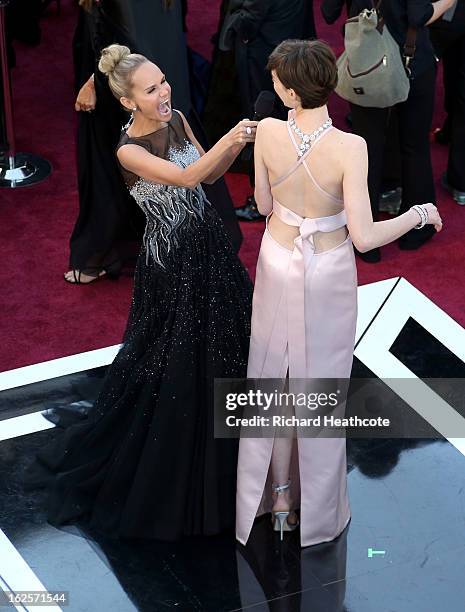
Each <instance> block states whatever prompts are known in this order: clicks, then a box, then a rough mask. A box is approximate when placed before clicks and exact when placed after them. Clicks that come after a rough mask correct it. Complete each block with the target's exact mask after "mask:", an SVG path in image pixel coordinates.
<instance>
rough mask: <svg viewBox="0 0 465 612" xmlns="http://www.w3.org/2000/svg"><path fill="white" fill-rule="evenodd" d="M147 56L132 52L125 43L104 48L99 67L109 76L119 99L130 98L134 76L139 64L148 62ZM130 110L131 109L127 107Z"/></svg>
mask: <svg viewBox="0 0 465 612" xmlns="http://www.w3.org/2000/svg"><path fill="white" fill-rule="evenodd" d="M147 61H148V60H147V58H146V57H145V56H144V55H140V53H131V50H130V49H129V47H126V46H125V45H118V44H113V45H109V46H108V47H105V48H104V49H103V50H102V54H101V56H100V60H99V63H98V69H99V70H100V72H103V74H106V75H107V77H108V84H109V85H110V89H111V91H112V93H113V95H114V96H115V98H117V99H118V100H119V99H120V98H123V97H125V98H130V97H131V89H132V77H133V74H134V72H135V71H136V70H137V68H139V66H140V65H141V64H143V63H145V62H147ZM126 110H128V111H130V109H126Z"/></svg>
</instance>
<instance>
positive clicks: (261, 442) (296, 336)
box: [236, 111, 357, 546]
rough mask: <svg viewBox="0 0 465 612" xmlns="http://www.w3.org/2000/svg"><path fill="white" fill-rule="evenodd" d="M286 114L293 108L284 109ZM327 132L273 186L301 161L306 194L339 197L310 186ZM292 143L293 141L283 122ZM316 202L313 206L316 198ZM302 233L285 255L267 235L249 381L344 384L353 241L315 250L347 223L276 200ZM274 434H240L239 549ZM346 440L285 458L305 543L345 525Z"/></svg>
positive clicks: (352, 301) (267, 488) (260, 509)
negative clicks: (316, 239) (317, 240)
mask: <svg viewBox="0 0 465 612" xmlns="http://www.w3.org/2000/svg"><path fill="white" fill-rule="evenodd" d="M291 112H292V111H291ZM330 129H332V128H329V129H328V130H327V131H324V132H323V133H322V134H320V136H319V137H317V139H316V140H315V141H314V143H313V145H312V147H311V148H310V149H309V150H308V151H307V152H306V153H305V154H304V155H303V156H302V157H300V158H299V159H298V160H297V161H296V163H295V164H294V165H293V166H292V167H291V169H290V170H289V171H288V172H287V173H286V174H285V175H284V176H282V177H281V178H280V179H278V180H277V181H276V182H275V183H274V185H272V187H274V186H276V185H278V184H280V183H281V182H283V181H288V183H289V188H290V189H292V174H293V173H294V171H295V170H297V168H299V167H300V165H301V164H303V165H304V168H305V170H306V172H307V174H308V178H309V180H310V182H311V187H310V188H311V194H312V196H311V197H312V198H318V200H319V204H320V206H321V204H323V203H324V202H328V206H329V205H330V204H332V205H333V206H334V203H335V202H339V203H340V205H341V207H343V201H342V200H340V199H339V198H336V197H334V196H333V195H331V194H329V193H327V192H326V191H325V190H324V189H322V188H321V186H320V185H319V184H318V182H317V181H316V179H315V177H314V176H313V174H312V172H311V170H310V168H309V166H308V164H307V161H306V159H307V157H308V155H309V154H311V153H312V152H313V151H314V149H315V147H316V145H317V144H318V142H319V141H320V140H321V138H323V137H324V136H325V135H326V134H327V133H328V132H329V131H330ZM288 131H289V135H290V138H291V140H292V141H293V143H294V145H295V147H296V149H297V150H298V145H297V142H296V140H295V138H294V134H293V133H292V130H291V127H290V125H289V122H288ZM314 201H316V200H314ZM272 214H275V215H277V216H278V217H279V218H280V219H281V220H282V221H283V222H284V223H287V224H289V225H293V226H296V227H298V228H299V232H300V234H299V236H298V237H297V238H296V239H295V241H294V244H295V246H294V249H293V250H290V249H288V248H287V247H285V246H282V245H280V244H279V243H278V242H276V241H275V240H274V239H273V237H272V236H271V234H270V232H269V231H268V219H267V228H266V229H265V232H264V235H263V238H262V243H261V248H260V254H259V258H258V263H257V272H256V280H255V290H254V296H253V310H252V331H251V343H250V352H249V362H248V371H247V376H248V377H249V378H279V379H283V378H285V377H286V374H287V372H288V373H289V378H290V379H293V378H349V376H350V373H351V368H352V360H353V350H354V341H355V327H356V320H357V271H356V266H355V257H354V250H353V246H352V241H351V239H350V236H348V237H347V238H346V240H344V241H343V242H342V243H340V244H339V245H338V246H336V247H334V248H331V249H329V250H326V251H323V252H319V253H315V250H314V244H313V234H314V233H315V232H317V231H318V232H331V231H334V230H335V229H338V228H341V227H344V226H345V225H346V216H345V212H344V210H343V209H342V210H341V212H339V213H338V214H336V215H331V216H328V217H318V218H312V219H311V218H303V217H300V216H299V215H297V214H296V213H294V212H293V211H291V210H290V209H288V208H286V207H284V206H282V205H281V204H280V203H279V202H278V201H277V200H274V201H273V213H272ZM272 450H273V439H272V438H242V439H241V440H240V446H239V460H238V475H237V476H238V478H237V504H236V537H237V539H238V540H239V542H241V543H242V544H246V543H247V540H248V537H249V534H250V531H251V529H252V526H253V522H254V520H255V517H256V516H259V515H261V514H264V513H266V512H270V511H271V507H272V497H271V483H272V479H271V470H270V461H271V455H272ZM346 467H347V466H346V440H345V438H302V437H297V438H296V439H295V443H294V445H293V453H292V458H291V470H290V477H291V481H292V482H291V496H292V499H293V500H294V503H295V507H300V538H301V545H302V546H309V545H311V544H318V543H321V542H328V541H331V540H333V539H334V538H336V537H337V536H338V535H339V534H340V533H341V532H342V531H343V530H344V528H345V527H346V525H347V523H348V522H349V520H350V507H349V501H348V496H347V473H346Z"/></svg>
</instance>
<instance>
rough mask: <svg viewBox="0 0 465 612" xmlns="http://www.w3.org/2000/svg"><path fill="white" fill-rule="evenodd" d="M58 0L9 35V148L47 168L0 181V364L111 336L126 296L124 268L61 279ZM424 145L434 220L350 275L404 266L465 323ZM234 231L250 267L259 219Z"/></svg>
mask: <svg viewBox="0 0 465 612" xmlns="http://www.w3.org/2000/svg"><path fill="white" fill-rule="evenodd" d="M61 4H62V12H61V15H60V16H57V15H56V12H55V8H54V4H52V5H51V6H50V7H49V9H48V11H47V14H46V16H45V17H44V18H43V20H42V29H43V39H42V43H41V45H40V46H39V47H33V48H29V47H26V46H24V45H20V44H17V45H16V50H17V67H16V68H15V69H14V70H13V89H14V98H15V124H16V137H17V149H18V151H29V152H32V153H35V154H39V155H41V156H43V157H45V158H46V159H48V160H49V161H50V162H51V163H52V165H53V173H52V174H51V176H50V177H49V178H48V179H47V180H45V181H44V182H43V183H41V184H39V185H36V186H33V187H27V188H18V189H15V190H6V189H0V239H1V244H2V252H3V253H4V259H3V265H2V266H1V267H0V283H1V287H2V343H1V345H0V371H3V370H9V369H12V368H16V367H19V366H24V365H29V364H33V363H37V362H40V361H45V360H48V359H54V358H57V357H63V356H65V355H71V354H74V353H79V352H82V351H86V350H91V349H95V348H100V347H104V346H108V345H111V344H117V343H118V342H120V340H121V336H122V332H123V329H124V325H125V322H126V317H127V313H128V307H129V302H130V296H131V286H132V279H131V278H129V277H128V278H122V279H120V280H119V281H118V282H111V281H101V282H97V283H94V284H92V285H89V286H85V287H74V286H71V285H68V284H66V283H65V282H64V281H63V272H64V271H65V270H66V269H67V268H66V266H67V259H68V240H69V236H70V233H71V230H72V227H73V224H74V221H75V218H76V214H77V206H78V200H77V191H76V177H75V149H74V147H75V145H74V135H75V112H74V109H73V86H72V78H73V77H72V62H71V37H72V33H73V31H74V26H75V20H76V8H75V5H74V3H73V2H71V0H62V3H61ZM317 5H318V3H315V6H317ZM218 6H219V0H209V1H201V0H191V2H190V11H191V12H190V16H189V28H190V32H189V36H190V43H191V45H192V46H193V47H194V48H195V49H196V50H197V51H199V52H200V53H202V54H203V55H205V56H207V57H209V55H210V53H211V43H210V36H211V34H212V33H213V32H214V31H215V29H216V24H217V19H218ZM318 31H319V35H320V37H321V38H323V39H325V40H327V41H328V42H332V44H333V45H334V46H335V48H336V49H337V48H339V47H340V44H341V39H340V28H339V27H338V26H337V25H335V26H333V27H331V28H329V27H327V26H325V25H324V24H322V23H319V29H318ZM438 84H439V81H438ZM439 90H441V87H438V91H439ZM437 107H438V113H437V116H436V118H435V125H439V124H440V122H441V119H442V111H441V109H442V99H441V96H440V95H439V94H438V105H437ZM346 111H347V108H346V105H345V104H344V103H342V102H341V101H340V100H339V99H337V98H336V97H334V99H333V101H332V104H331V114H332V117H333V119H334V121H335V124H336V125H337V126H338V127H341V128H342V129H345V123H344V115H345V113H346ZM432 146H433V156H434V167H435V174H436V179H437V181H438V186H437V190H438V197H439V206H440V208H441V214H442V217H443V220H444V230H443V231H442V232H441V234H439V235H438V236H436V237H435V238H434V239H433V240H432V241H431V243H429V244H427V245H425V246H424V247H423V248H422V249H420V250H419V251H418V252H403V251H400V250H399V249H398V247H397V245H396V244H393V245H389V246H387V247H384V248H383V250H382V255H383V260H382V262H381V263H380V264H377V265H370V264H365V263H363V262H360V261H358V269H359V282H360V284H365V283H368V282H373V281H377V280H382V279H385V278H390V277H392V276H399V275H401V276H404V277H405V278H406V279H407V280H408V281H410V282H411V283H412V284H414V285H415V286H416V287H417V288H418V289H420V290H421V291H422V292H424V293H425V294H426V295H427V296H428V297H429V298H430V299H432V300H433V301H434V302H435V303H436V304H438V305H439V306H440V307H441V308H442V309H443V310H445V311H446V312H447V313H448V314H449V315H451V316H452V317H453V318H454V319H456V320H457V321H458V322H459V323H461V324H462V325H465V310H464V307H463V289H462V284H463V273H462V266H463V261H464V260H465V246H464V240H463V231H464V228H465V217H464V215H465V208H461V207H459V206H458V205H457V204H455V202H454V201H453V200H452V199H451V198H450V197H449V196H448V195H447V194H446V193H445V192H444V190H442V189H441V187H440V186H439V177H440V174H441V173H442V171H443V169H444V167H445V163H446V155H447V151H446V149H445V148H443V147H440V146H438V145H436V144H433V145H432ZM227 180H228V184H229V187H230V189H231V192H232V195H233V197H234V200H235V202H236V204H241V203H242V202H243V201H244V199H245V195H246V194H247V193H248V192H249V188H248V182H247V179H246V177H243V176H238V175H230V176H228V179H227ZM418 180H421V177H418ZM243 231H244V245H243V248H242V251H241V257H242V259H243V261H244V263H245V265H247V267H248V269H249V270H250V272H251V274H253V273H254V268H255V261H256V256H257V252H258V247H259V241H260V237H261V234H262V231H263V225H262V224H261V223H258V224H246V225H244V226H243Z"/></svg>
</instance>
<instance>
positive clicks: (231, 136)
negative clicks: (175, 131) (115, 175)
mask: <svg viewBox="0 0 465 612" xmlns="http://www.w3.org/2000/svg"><path fill="white" fill-rule="evenodd" d="M256 125H257V123H256V121H241V122H239V123H238V124H237V125H236V126H235V127H234V128H233V129H232V130H230V131H229V132H228V133H227V134H225V135H224V136H223V138H221V139H220V140H219V141H218V142H217V143H216V145H214V146H213V147H212V148H211V149H210V150H209V151H207V153H205V154H204V155H202V157H201V158H200V159H199V160H197V161H195V162H194V163H193V164H190V165H189V166H187V168H180V167H179V166H177V165H176V164H174V163H172V162H170V161H166V160H165V159H162V158H161V157H157V156H156V155H152V154H151V153H149V152H148V151H147V150H146V149H144V148H143V147H141V146H139V145H136V144H129V143H128V144H125V145H122V146H121V147H119V149H118V151H117V156H118V160H119V161H120V163H121V165H122V166H123V167H124V168H126V169H127V170H129V171H130V172H133V173H134V174H136V175H137V176H140V177H142V178H144V179H146V180H148V181H153V182H154V183H160V184H162V185H174V186H177V187H187V188H189V189H193V188H194V187H196V186H197V185H198V184H199V183H202V182H203V181H204V180H205V179H206V178H207V177H209V176H211V175H212V173H213V172H214V171H215V169H216V168H217V167H218V164H219V163H220V162H221V160H222V159H223V158H224V157H225V155H228V154H231V151H232V150H233V151H234V150H235V149H236V148H237V146H238V145H239V146H242V145H245V144H247V143H248V142H253V141H254V140H255V129H254V128H255V127H256ZM247 127H250V128H251V134H247V131H246V128H247Z"/></svg>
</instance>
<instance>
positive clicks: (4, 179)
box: [0, 0, 52, 188]
mask: <svg viewBox="0 0 465 612" xmlns="http://www.w3.org/2000/svg"><path fill="white" fill-rule="evenodd" d="M9 2H10V0H0V61H1V78H2V84H3V105H2V106H3V113H4V124H5V127H6V140H7V143H6V144H7V147H8V148H7V150H6V152H5V156H4V158H3V159H2V158H0V187H10V188H14V187H24V186H26V185H33V184H34V183H38V182H39V181H42V180H44V179H45V178H47V176H48V175H49V174H50V172H51V171H52V167H51V165H50V163H49V162H48V161H47V160H46V159H43V158H41V157H39V156H37V155H33V154H32V153H17V152H16V145H15V133H14V126H13V103H12V96H11V82H10V70H9V67H8V56H7V48H6V28H5V8H6V6H7V5H8V4H9ZM0 112H1V111H0Z"/></svg>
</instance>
